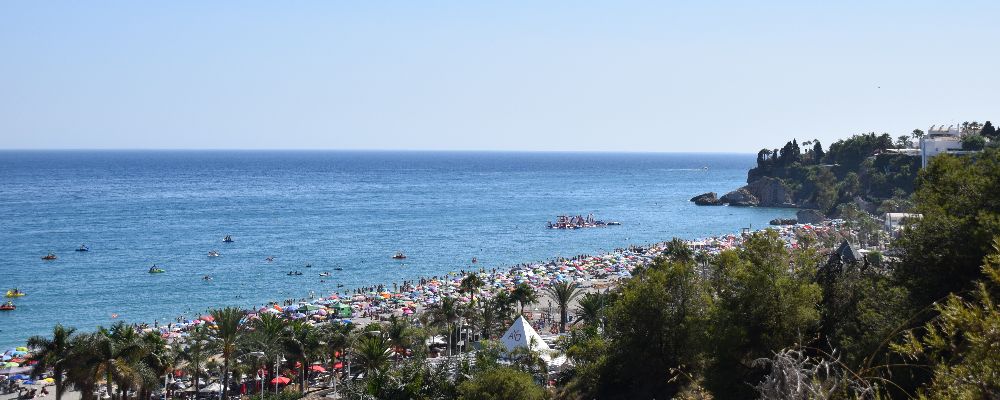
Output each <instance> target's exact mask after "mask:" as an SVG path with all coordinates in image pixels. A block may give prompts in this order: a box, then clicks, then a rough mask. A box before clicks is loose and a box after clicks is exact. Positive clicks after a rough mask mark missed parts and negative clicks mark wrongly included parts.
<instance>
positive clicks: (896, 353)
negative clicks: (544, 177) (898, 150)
mask: <svg viewBox="0 0 1000 400" xmlns="http://www.w3.org/2000/svg"><path fill="white" fill-rule="evenodd" d="M882 140H883V139H880V138H879V137H877V136H865V137H864V138H857V137H856V138H852V139H851V140H848V141H845V142H844V143H843V144H841V145H835V146H831V149H830V150H829V152H827V153H826V154H824V155H823V156H822V158H823V159H827V157H831V158H830V160H834V161H836V162H842V163H844V164H846V163H847V162H848V161H847V160H852V159H853V160H855V161H856V160H859V158H856V157H855V155H856V154H861V153H865V152H867V151H868V149H871V148H872V147H866V146H875V147H878V146H881V145H882V142H881V141H882ZM816 147H817V148H818V147H819V146H816ZM855 147H858V148H862V150H845V149H847V148H855ZM791 151H792V152H793V153H794V152H795V149H794V146H792V148H791ZM780 153H781V152H780V151H779V158H780V157H781V155H780ZM811 153H818V152H817V151H816V150H813V151H812V152H811ZM831 154H832V155H831ZM806 162H810V159H808V158H803V159H799V160H795V161H793V163H800V164H802V163H806ZM812 162H815V161H812ZM864 162H865V161H862V163H864ZM803 165H804V164H803ZM812 165H818V164H812ZM833 169H835V168H833ZM825 170H827V171H830V173H834V172H833V171H832V170H831V169H825ZM914 208H915V210H916V211H918V212H920V213H922V214H923V218H922V219H919V220H916V221H914V222H913V223H912V225H910V226H909V227H908V228H906V229H905V230H904V232H903V237H902V239H900V240H898V241H896V242H894V247H893V248H891V249H889V251H887V252H886V254H890V255H891V256H881V255H880V254H879V253H875V252H873V253H869V254H868V256H867V257H861V258H857V253H856V252H854V251H852V250H851V249H850V248H848V247H846V246H842V247H841V248H839V249H837V250H836V251H830V249H831V247H834V246H836V244H837V243H838V242H839V240H840V239H847V240H850V241H863V240H864V238H863V237H861V232H863V231H864V229H855V230H854V231H853V233H852V234H848V235H847V236H829V237H817V236H814V235H813V234H811V233H809V232H805V231H803V232H801V233H800V237H799V238H798V239H799V241H798V243H799V244H800V245H799V246H797V247H796V248H794V249H789V248H788V247H787V246H786V245H785V243H784V242H783V240H782V238H781V237H779V236H778V234H777V233H776V232H774V231H763V232H758V233H754V234H751V235H750V236H749V237H748V238H747V240H746V241H745V245H744V246H743V247H742V248H739V249H734V250H727V251H723V252H721V253H720V254H717V255H708V254H705V253H698V252H694V251H693V250H692V249H690V248H688V247H687V246H686V245H685V244H684V243H683V242H681V241H679V240H675V241H674V242H671V243H670V245H669V246H668V250H667V251H666V252H665V253H664V255H663V257H662V258H661V259H660V260H659V261H658V262H656V263H655V264H653V265H651V266H649V267H647V268H644V269H641V270H638V271H635V273H634V277H633V278H632V279H630V280H629V281H627V282H625V283H624V284H623V285H622V286H621V287H619V288H617V289H616V290H613V291H609V292H600V293H589V294H586V295H583V296H579V292H578V288H577V287H575V286H573V285H564V286H562V287H553V288H552V289H551V292H552V294H553V295H554V296H557V298H562V299H567V301H566V302H565V303H564V302H562V300H559V302H560V304H559V306H560V308H566V307H567V306H568V304H569V301H568V300H569V299H572V298H574V297H578V298H579V304H578V306H577V307H576V309H575V310H573V311H574V314H576V315H577V316H578V317H579V318H577V319H576V320H574V321H573V322H571V323H570V322H568V321H567V318H565V317H563V318H560V320H561V321H560V322H561V324H560V325H565V327H566V328H568V329H569V331H570V332H569V334H568V336H567V337H566V339H565V342H564V343H563V348H564V349H565V354H566V355H567V356H568V357H569V359H570V360H571V364H569V365H570V366H569V367H568V368H567V369H565V370H564V371H563V372H562V373H560V374H559V375H557V376H556V382H555V384H554V386H551V387H546V386H547V385H545V383H547V380H548V379H549V375H548V374H547V365H546V363H545V362H544V361H543V360H542V358H541V356H540V355H539V354H537V353H535V352H531V351H527V350H523V349H522V350H518V351H515V352H514V353H513V354H507V355H505V354H503V351H501V349H500V348H499V347H498V346H497V344H496V343H495V342H493V341H490V340H482V341H480V342H479V344H478V345H477V346H478V350H477V351H476V352H474V353H472V354H471V355H469V356H467V357H463V358H461V359H459V358H450V361H445V362H442V363H437V364H435V363H428V362H427V361H426V360H427V358H426V357H427V351H428V349H427V347H426V346H425V345H424V343H425V342H424V341H425V340H426V338H427V337H428V336H429V335H430V334H432V333H440V334H444V335H445V336H446V338H447V339H446V341H447V342H448V345H447V352H448V353H449V354H450V353H451V352H452V351H454V352H462V351H463V349H462V348H461V347H459V346H457V345H456V342H457V340H456V339H458V337H459V336H457V335H456V333H459V332H461V327H462V326H463V325H465V324H464V323H463V321H464V322H467V323H468V325H470V326H472V327H473V328H472V331H474V332H479V333H481V334H482V337H483V338H494V337H496V335H497V334H498V333H499V330H500V329H501V328H502V327H504V326H505V325H506V324H507V323H509V321H510V320H511V318H512V317H514V316H515V315H517V310H518V305H520V306H523V305H524V304H530V303H531V302H533V301H535V299H537V293H533V292H532V291H531V290H530V287H519V288H518V289H516V290H514V291H513V292H511V293H503V294H502V295H500V296H496V297H493V298H491V299H477V300H475V301H473V302H472V306H470V307H465V306H460V305H459V304H457V303H456V302H455V301H453V299H452V300H448V299H446V300H445V301H442V302H440V303H439V304H438V305H436V306H435V307H434V308H433V309H432V310H430V311H429V312H428V313H426V314H424V315H423V316H422V321H420V324H419V327H418V326H417V325H414V324H413V322H411V321H407V320H403V319H398V320H396V319H394V320H392V321H389V322H387V323H382V324H374V325H371V326H369V327H367V328H365V329H363V330H359V329H355V328H353V327H351V326H350V325H337V324H333V325H325V326H321V327H313V326H310V325H307V324H303V323H299V322H289V321H285V320H283V319H280V318H276V317H273V316H271V315H268V314H263V315H261V317H260V318H259V319H253V320H246V319H244V318H243V317H244V313H243V312H242V311H240V310H237V309H222V310H215V311H213V313H212V315H213V316H214V319H215V327H216V328H215V329H206V330H200V329H199V330H196V331H195V332H193V334H192V337H191V338H190V339H188V340H187V341H186V342H185V343H184V344H182V345H173V346H168V345H167V344H166V342H164V341H163V340H162V339H161V338H160V337H159V336H158V335H155V334H145V335H143V334H139V333H137V332H136V331H135V330H133V329H132V328H131V327H128V326H125V325H121V324H119V325H115V326H113V327H111V328H110V329H100V330H98V331H97V332H92V333H76V332H74V331H72V330H69V329H64V328H62V327H58V326H57V327H56V328H55V330H54V332H53V336H52V337H51V338H42V337H36V338H33V339H32V340H31V346H32V347H33V348H35V349H38V350H39V353H38V359H39V360H40V361H41V362H40V363H39V364H38V367H37V372H41V371H43V370H45V369H47V368H51V369H53V370H55V371H56V373H57V375H58V376H59V379H58V382H59V387H58V388H59V393H61V392H62V389H63V388H65V387H68V386H73V387H76V388H77V389H81V390H82V391H83V393H84V400H87V399H92V398H93V396H92V394H91V393H93V389H94V388H95V387H98V385H106V386H107V390H108V391H109V392H110V393H114V397H115V398H119V399H126V398H130V397H135V398H146V397H144V396H146V395H147V394H149V393H151V392H152V391H154V390H156V389H157V388H158V387H160V386H159V385H160V384H161V383H162V377H163V374H164V373H166V372H167V371H169V370H172V369H174V368H183V369H186V370H187V371H188V373H189V374H191V375H192V376H193V377H194V379H195V380H196V381H197V380H200V379H204V374H205V372H204V370H205V368H204V367H206V366H209V365H211V367H210V368H208V369H209V370H213V371H221V374H217V375H220V376H226V372H231V373H232V376H233V379H232V381H231V382H234V383H235V382H239V381H240V379H242V378H243V377H246V376H248V374H252V373H253V371H254V370H256V369H257V368H259V367H263V368H265V369H267V370H269V374H270V375H269V376H274V374H275V373H276V372H280V373H281V374H284V375H286V376H293V377H295V379H296V381H297V382H298V383H299V385H298V388H299V390H305V389H307V388H306V383H307V382H308V381H307V380H306V379H305V378H306V377H307V376H308V375H310V373H309V371H308V370H307V369H306V366H307V365H310V364H312V363H314V362H321V363H322V364H323V365H330V364H331V363H332V362H334V361H338V360H340V361H342V360H344V359H345V357H346V356H349V357H351V360H352V362H353V367H354V369H353V372H352V374H351V375H350V377H345V381H344V382H342V385H343V386H342V387H341V390H342V392H343V394H344V396H346V397H347V398H377V399H454V398H463V399H494V398H495V399H542V398H561V399H593V398H601V399H636V398H638V399H649V398H672V397H677V398H720V399H723V398H725V399H729V398H733V399H744V398H811V399H824V398H909V397H926V398H963V399H964V398H967V399H979V398H997V397H998V396H1000V373H998V371H1000V314H998V311H1000V310H998V304H1000V149H996V148H987V149H986V150H985V151H983V152H982V153H977V154H975V155H971V156H964V157H954V156H940V157H937V158H935V159H934V160H933V161H932V163H931V165H930V166H929V167H928V168H926V169H923V170H921V171H920V172H919V179H917V180H916V183H915V195H914ZM851 218H852V219H857V220H854V221H852V224H854V226H855V227H864V226H869V225H871V221H863V220H862V219H864V218H870V217H868V216H867V214H865V213H860V212H859V213H855V214H854V215H853V216H852V217H851ZM482 285H483V282H481V281H480V282H477V281H475V280H474V279H470V280H469V282H463V284H462V287H463V288H465V289H466V290H472V289H473V288H477V287H481V286H482ZM566 314H567V313H566V312H561V313H560V315H561V316H565V315H566ZM466 350H468V349H466ZM258 352H259V353H258ZM404 354H405V355H406V356H404ZM253 355H259V358H256V357H254V356H253ZM282 357H284V359H285V360H286V361H285V362H283V363H281V364H280V365H278V369H279V371H274V370H273V367H274V363H273V360H275V359H280V358H282ZM266 360H272V361H271V362H270V364H268V362H267V361H266ZM129 393H134V394H132V395H130V394H129Z"/></svg>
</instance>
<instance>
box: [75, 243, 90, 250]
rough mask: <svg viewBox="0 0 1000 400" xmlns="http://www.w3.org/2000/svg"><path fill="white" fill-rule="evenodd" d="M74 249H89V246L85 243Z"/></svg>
mask: <svg viewBox="0 0 1000 400" xmlns="http://www.w3.org/2000/svg"><path fill="white" fill-rule="evenodd" d="M76 251H90V247H87V245H85V244H81V245H80V247H77V248H76Z"/></svg>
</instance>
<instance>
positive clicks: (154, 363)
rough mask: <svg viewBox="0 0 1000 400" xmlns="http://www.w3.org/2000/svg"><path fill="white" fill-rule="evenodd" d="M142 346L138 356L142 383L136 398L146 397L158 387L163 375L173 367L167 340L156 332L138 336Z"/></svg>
mask: <svg viewBox="0 0 1000 400" xmlns="http://www.w3.org/2000/svg"><path fill="white" fill-rule="evenodd" d="M139 342H140V345H141V346H142V350H141V352H142V357H141V358H140V370H141V372H142V384H141V386H140V387H139V388H138V389H139V391H138V396H137V398H138V399H147V398H149V394H150V393H152V391H153V390H155V389H157V388H158V387H160V382H162V380H161V379H160V378H162V377H163V376H164V375H167V374H169V373H170V370H171V369H172V367H173V364H174V360H173V359H172V357H173V354H171V353H170V351H169V349H168V347H167V341H166V340H165V339H163V338H162V337H161V336H160V335H159V334H158V333H156V332H147V333H146V334H145V335H142V336H140V337H139Z"/></svg>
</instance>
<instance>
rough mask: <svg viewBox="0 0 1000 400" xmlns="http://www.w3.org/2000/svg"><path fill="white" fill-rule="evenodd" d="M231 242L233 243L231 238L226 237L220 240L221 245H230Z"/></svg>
mask: <svg viewBox="0 0 1000 400" xmlns="http://www.w3.org/2000/svg"><path fill="white" fill-rule="evenodd" d="M232 242H233V237H232V236H229V235H226V237H224V238H222V243H232Z"/></svg>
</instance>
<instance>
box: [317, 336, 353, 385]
mask: <svg viewBox="0 0 1000 400" xmlns="http://www.w3.org/2000/svg"><path fill="white" fill-rule="evenodd" d="M352 330H354V325H351V324H338V323H330V324H326V325H323V327H322V328H320V337H321V338H322V342H323V345H324V346H325V347H326V353H327V355H328V356H329V357H330V369H331V371H333V370H336V368H334V367H335V365H336V360H337V357H338V356H341V357H342V356H343V354H344V352H345V351H346V350H347V349H348V348H349V347H351V340H352V339H353V337H352V336H351V331H352ZM330 379H331V380H334V383H333V384H334V385H336V384H337V383H336V381H335V379H336V374H334V373H331V374H330ZM334 388H336V386H334Z"/></svg>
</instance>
